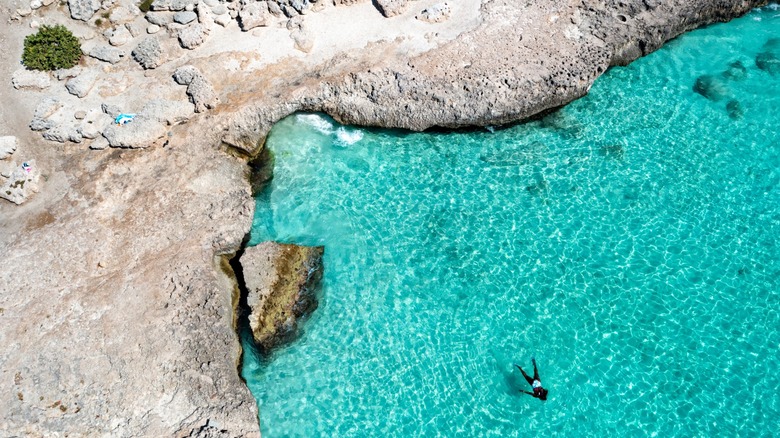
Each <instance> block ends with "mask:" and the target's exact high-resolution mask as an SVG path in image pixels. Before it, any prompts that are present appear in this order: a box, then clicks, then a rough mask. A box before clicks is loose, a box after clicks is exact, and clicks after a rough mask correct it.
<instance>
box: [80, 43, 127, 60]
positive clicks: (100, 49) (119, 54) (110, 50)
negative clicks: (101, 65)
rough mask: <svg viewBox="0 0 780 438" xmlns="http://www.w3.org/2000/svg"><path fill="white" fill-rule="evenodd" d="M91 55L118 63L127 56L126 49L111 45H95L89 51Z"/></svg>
mask: <svg viewBox="0 0 780 438" xmlns="http://www.w3.org/2000/svg"><path fill="white" fill-rule="evenodd" d="M89 56H90V57H92V58H95V59H98V60H100V61H104V62H110V63H111V64H116V63H117V62H119V61H121V60H122V58H124V56H125V51H124V50H122V49H117V48H115V47H110V46H102V45H100V46H95V47H93V48H92V50H90V51H89Z"/></svg>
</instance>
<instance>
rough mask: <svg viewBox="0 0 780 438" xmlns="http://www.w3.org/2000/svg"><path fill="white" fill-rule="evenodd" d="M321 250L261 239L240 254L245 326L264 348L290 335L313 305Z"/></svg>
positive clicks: (274, 344) (275, 344) (318, 278)
mask: <svg viewBox="0 0 780 438" xmlns="http://www.w3.org/2000/svg"><path fill="white" fill-rule="evenodd" d="M323 252H324V248H323V247H321V246H315V247H310V246H298V245H287V244H281V243H276V242H263V243H261V244H260V245H257V246H254V247H251V248H247V249H246V250H245V251H244V254H243V255H242V256H241V259H240V263H241V266H242V268H243V271H244V279H245V282H246V287H247V290H248V296H247V304H248V305H249V307H250V309H251V313H250V315H249V325H250V327H251V329H252V335H253V337H254V339H255V342H257V344H258V345H259V346H260V348H262V349H263V350H264V351H266V352H267V351H269V350H270V349H272V348H273V347H275V346H277V345H279V344H281V343H283V342H285V341H287V340H289V339H290V338H291V337H293V336H294V335H295V333H296V332H297V329H298V321H299V320H300V318H302V317H304V316H306V315H308V314H309V313H311V312H312V311H314V310H315V309H316V308H317V306H318V302H317V297H316V295H315V289H316V287H317V283H318V282H319V281H320V279H321V278H322V254H323Z"/></svg>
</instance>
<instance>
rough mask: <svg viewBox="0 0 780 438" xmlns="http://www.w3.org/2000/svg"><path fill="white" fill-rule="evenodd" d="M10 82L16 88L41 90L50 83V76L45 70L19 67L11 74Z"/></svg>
mask: <svg viewBox="0 0 780 438" xmlns="http://www.w3.org/2000/svg"><path fill="white" fill-rule="evenodd" d="M11 83H12V84H13V86H14V88H16V89H17V90H19V89H30V90H43V89H46V88H49V86H50V85H51V76H50V75H49V73H47V72H43V71H38V70H27V69H24V68H20V69H19V70H16V71H15V72H14V73H13V75H12V76H11Z"/></svg>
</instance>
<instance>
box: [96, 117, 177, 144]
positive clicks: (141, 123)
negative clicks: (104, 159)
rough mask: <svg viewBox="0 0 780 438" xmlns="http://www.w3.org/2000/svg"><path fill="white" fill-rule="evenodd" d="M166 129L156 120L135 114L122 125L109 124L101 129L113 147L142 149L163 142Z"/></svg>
mask: <svg viewBox="0 0 780 438" xmlns="http://www.w3.org/2000/svg"><path fill="white" fill-rule="evenodd" d="M167 132H168V129H167V128H166V127H165V125H164V124H162V123H160V122H158V121H157V120H154V119H150V118H147V117H141V116H136V117H135V118H134V119H133V121H132V122H129V123H126V124H124V125H110V126H108V127H107V128H106V129H105V130H103V137H105V138H106V140H108V144H109V146H111V147H114V148H130V149H144V148H148V147H151V146H157V145H162V144H163V143H165V140H166V139H165V134H166V133H167Z"/></svg>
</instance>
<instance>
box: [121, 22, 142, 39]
mask: <svg viewBox="0 0 780 438" xmlns="http://www.w3.org/2000/svg"><path fill="white" fill-rule="evenodd" d="M125 28H126V29H127V31H128V32H130V35H131V36H132V37H133V38H135V37H137V36H138V35H141V34H142V33H144V28H143V26H141V25H140V24H138V23H125Z"/></svg>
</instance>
